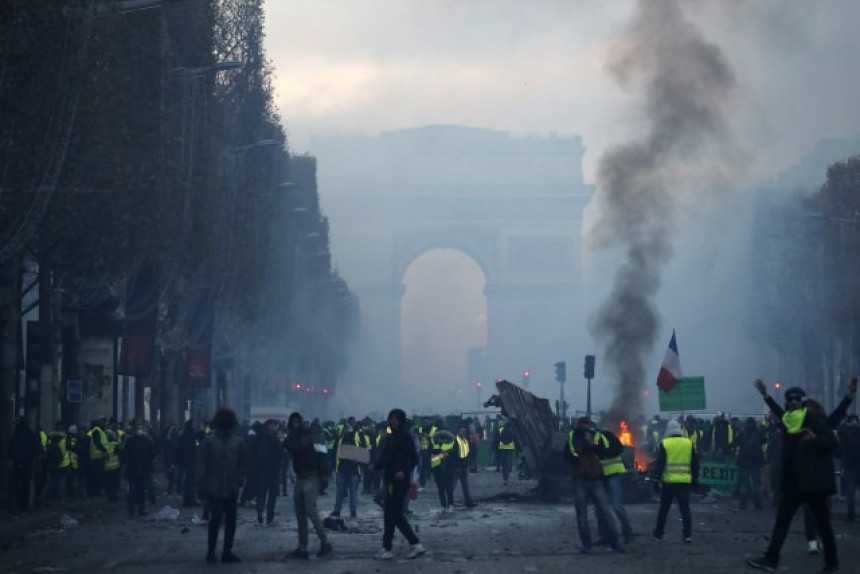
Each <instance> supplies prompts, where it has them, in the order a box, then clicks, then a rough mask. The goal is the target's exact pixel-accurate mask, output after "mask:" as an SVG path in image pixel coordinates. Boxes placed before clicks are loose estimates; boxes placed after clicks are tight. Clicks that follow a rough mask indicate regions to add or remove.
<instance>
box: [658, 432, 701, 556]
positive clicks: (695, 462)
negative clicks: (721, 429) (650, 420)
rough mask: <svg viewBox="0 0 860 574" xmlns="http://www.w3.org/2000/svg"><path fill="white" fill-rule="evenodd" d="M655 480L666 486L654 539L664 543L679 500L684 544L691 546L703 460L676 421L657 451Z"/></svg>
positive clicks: (661, 489)
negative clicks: (693, 507) (693, 506)
mask: <svg viewBox="0 0 860 574" xmlns="http://www.w3.org/2000/svg"><path fill="white" fill-rule="evenodd" d="M653 478H654V480H659V481H660V482H661V483H662V486H661V488H660V508H659V509H658V510H657V526H656V528H654V533H653V536H654V538H655V539H656V540H662V539H663V533H664V531H665V528H666V516H667V515H668V514H669V507H670V506H672V501H673V500H676V499H677V500H678V508H679V509H680V511H681V521H682V522H683V535H682V537H683V540H684V544H689V543H691V542H692V541H693V539H692V530H693V518H692V516H691V515H690V491H691V490H692V489H693V488H694V487H695V486H696V484H697V483H698V478H699V459H698V456H697V454H696V449H695V448H693V441H691V440H690V439H689V438H687V437H686V436H684V430H683V429H682V428H681V423H679V422H678V421H676V420H670V421H669V423H668V424H667V425H666V436H665V438H664V439H663V440H662V441H661V442H660V447H659V448H658V449H657V463H656V464H655V465H654V475H653Z"/></svg>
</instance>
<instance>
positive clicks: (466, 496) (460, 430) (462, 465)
mask: <svg viewBox="0 0 860 574" xmlns="http://www.w3.org/2000/svg"><path fill="white" fill-rule="evenodd" d="M454 444H455V452H456V456H455V457H454V475H455V477H456V480H458V481H459V482H460V488H462V489H463V501H464V502H465V504H466V508H474V507H475V506H477V505H476V504H475V503H474V502H472V495H471V494H470V493H469V439H468V437H467V436H466V426H465V425H463V424H461V425H460V426H458V427H457V436H456V440H455V441H454ZM454 486H455V487H456V486H457V485H456V484H455V485H454Z"/></svg>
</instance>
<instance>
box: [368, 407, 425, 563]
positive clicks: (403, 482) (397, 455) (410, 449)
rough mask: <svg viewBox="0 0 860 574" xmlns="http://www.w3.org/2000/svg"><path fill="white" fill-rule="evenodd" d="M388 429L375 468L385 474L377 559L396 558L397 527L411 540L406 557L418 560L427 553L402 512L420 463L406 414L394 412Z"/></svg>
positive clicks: (383, 475) (389, 417) (399, 411)
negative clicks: (381, 529) (414, 473)
mask: <svg viewBox="0 0 860 574" xmlns="http://www.w3.org/2000/svg"><path fill="white" fill-rule="evenodd" d="M388 428H389V429H391V434H389V435H388V436H387V437H386V438H385V442H384V443H383V444H382V446H381V452H380V453H379V458H378V460H377V461H376V462H375V463H374V465H373V466H374V468H375V469H377V470H380V471H381V472H382V482H383V490H384V493H385V502H384V505H383V506H384V509H385V510H384V531H383V534H382V550H380V551H379V552H378V553H377V554H376V558H377V559H379V560H393V559H394V553H393V552H392V544H393V542H394V528H395V527H397V529H398V530H400V533H401V534H403V536H404V537H405V538H406V540H408V541H409V552H408V553H407V554H406V557H407V558H409V559H412V558H418V557H419V556H421V555H422V554H424V553H425V550H424V547H423V546H422V545H421V542H420V541H419V540H418V537H417V536H416V535H415V532H414V531H413V530H412V527H411V526H410V525H409V521H408V520H407V519H406V515H405V514H404V511H403V506H404V500H405V498H406V497H407V496H408V493H409V485H410V477H411V476H412V472H413V470H415V466H416V465H417V464H418V451H417V449H416V448H415V442H414V441H413V439H412V434H411V433H410V432H409V429H408V428H406V413H405V412H403V410H401V409H393V410H392V411H391V412H390V413H389V414H388Z"/></svg>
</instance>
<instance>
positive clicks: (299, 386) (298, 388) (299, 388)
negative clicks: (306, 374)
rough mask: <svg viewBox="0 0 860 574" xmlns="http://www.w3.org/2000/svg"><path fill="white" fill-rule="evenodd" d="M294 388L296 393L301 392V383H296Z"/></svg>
mask: <svg viewBox="0 0 860 574" xmlns="http://www.w3.org/2000/svg"><path fill="white" fill-rule="evenodd" d="M295 387H296V390H297V391H300V390H302V384H301V383H296V385H295Z"/></svg>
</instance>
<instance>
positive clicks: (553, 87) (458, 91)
mask: <svg viewBox="0 0 860 574" xmlns="http://www.w3.org/2000/svg"><path fill="white" fill-rule="evenodd" d="M683 4H685V5H689V6H692V7H694V10H693V11H694V15H695V16H696V17H697V20H698V21H699V23H700V25H701V26H702V28H703V31H704V33H705V34H706V35H707V36H709V37H710V38H711V39H712V40H713V41H714V42H716V43H718V44H719V45H720V46H721V47H723V49H724V50H725V51H726V54H727V57H728V59H729V60H730V61H731V63H732V64H733V66H735V68H736V73H737V77H738V83H739V85H740V89H741V92H742V94H743V101H742V108H740V109H739V110H738V112H739V113H738V115H737V119H738V121H739V122H740V123H742V124H743V127H744V129H745V130H746V132H747V133H748V134H749V136H750V137H754V138H755V140H754V141H752V142H751V143H752V144H754V147H759V148H764V149H758V150H756V155H757V156H759V157H760V160H761V161H762V163H763V165H764V166H765V169H764V170H757V173H767V171H766V170H767V169H772V168H774V167H782V166H783V165H784V163H785V162H791V161H792V160H793V158H794V157H796V156H797V155H798V154H799V153H800V152H801V151H803V150H805V149H807V148H808V147H810V145H811V143H812V142H814V141H815V140H816V139H818V138H819V137H821V136H823V135H848V134H853V133H854V132H855V130H856V128H857V124H858V121H857V118H858V114H857V113H856V112H857V109H856V101H857V97H856V96H857V87H858V80H857V74H854V73H852V71H851V70H853V69H856V64H857V58H858V55H860V35H858V34H856V30H855V28H854V26H855V23H856V22H857V18H858V17H860V3H858V2H856V1H853V0H825V1H823V2H809V1H807V0H710V1H704V0H688V1H686V2H684V3H683ZM634 5H635V3H634V2H633V0H609V1H606V0H538V1H535V2H521V1H519V0H469V1H462V0H412V1H408V2H403V1H400V0H361V1H358V2H355V1H352V0H318V1H315V2H302V1H299V0H268V1H267V5H266V9H267V14H268V17H267V34H268V37H267V49H268V52H269V56H270V57H271V59H272V61H273V63H274V65H275V69H276V81H275V88H276V98H277V104H278V108H279V110H280V111H281V113H282V115H283V119H284V122H285V124H286V125H287V128H288V130H289V133H290V136H291V144H292V146H293V149H295V150H297V151H303V150H305V149H307V146H308V143H309V137H310V136H311V135H314V134H318V135H337V134H344V133H362V134H371V135H372V134H377V133H379V132H380V131H382V130H390V129H400V128H403V127H411V126H418V125H426V124H436V123H446V124H464V125H472V126H477V127H488V128H495V129H503V130H510V131H513V132H515V133H518V134H524V133H536V134H545V133H547V132H549V131H556V132H558V133H576V134H581V135H582V136H583V137H584V140H585V143H586V145H587V146H588V148H589V153H588V154H587V156H586V168H587V173H588V174H593V173H594V171H595V168H596V162H597V158H598V157H599V155H600V153H601V152H602V151H603V150H604V149H605V148H606V147H607V146H608V145H610V144H612V143H613V142H617V141H619V140H621V139H623V138H625V137H627V136H630V135H631V134H633V133H635V132H636V131H637V130H639V129H640V128H641V125H640V124H639V119H637V118H636V117H635V116H634V115H631V113H630V108H629V103H630V98H629V96H627V95H625V94H624V93H623V92H622V91H621V90H620V89H619V88H618V85H617V84H616V83H615V81H614V80H613V79H612V77H611V76H610V75H609V74H608V73H607V69H606V64H607V61H608V56H609V53H610V52H611V50H613V49H614V48H616V47H617V39H618V36H619V34H620V33H621V32H622V30H623V29H624V26H625V24H626V23H627V22H628V21H629V20H630V18H631V15H632V13H633V7H634Z"/></svg>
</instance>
